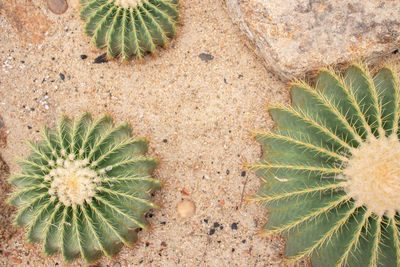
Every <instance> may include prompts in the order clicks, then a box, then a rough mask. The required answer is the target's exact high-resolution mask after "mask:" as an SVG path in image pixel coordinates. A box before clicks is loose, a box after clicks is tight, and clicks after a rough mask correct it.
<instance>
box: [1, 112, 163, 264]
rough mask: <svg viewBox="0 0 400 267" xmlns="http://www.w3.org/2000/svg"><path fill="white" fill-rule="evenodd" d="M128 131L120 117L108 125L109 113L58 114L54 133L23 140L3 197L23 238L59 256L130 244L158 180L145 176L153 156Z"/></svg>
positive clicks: (92, 256) (94, 254)
mask: <svg viewBox="0 0 400 267" xmlns="http://www.w3.org/2000/svg"><path fill="white" fill-rule="evenodd" d="M131 131H132V130H131V127H130V126H129V124H127V123H124V124H122V125H119V126H117V127H114V124H113V120H112V118H111V117H109V116H104V117H102V118H101V119H99V120H97V121H93V120H92V117H91V116H90V115H89V114H88V113H84V114H83V115H82V116H81V117H80V118H79V119H78V120H76V121H72V120H70V119H69V118H68V117H66V116H63V117H62V119H61V121H60V123H59V125H58V129H57V130H56V131H53V130H51V129H49V128H47V127H44V128H43V138H44V140H43V141H40V142H38V143H32V142H29V145H30V147H31V154H30V155H29V157H28V158H27V159H23V160H20V161H19V163H20V165H21V167H22V172H21V173H20V174H17V175H14V176H12V177H11V178H10V179H9V182H10V183H11V184H13V185H14V186H16V190H15V192H14V193H13V194H12V195H11V197H10V198H9V199H8V202H9V203H10V204H11V205H13V206H16V207H18V213H17V215H16V217H15V224H17V225H19V226H24V227H26V229H27V240H28V242H30V243H38V242H41V241H43V252H44V253H45V254H46V255H52V254H55V253H58V252H60V251H61V253H62V255H63V258H64V260H65V261H67V262H69V261H72V260H74V259H75V258H77V257H79V256H80V255H81V256H82V257H83V259H84V260H85V261H86V262H92V261H94V260H96V259H98V258H99V257H100V256H101V255H102V254H105V255H107V256H109V257H113V256H114V255H115V254H116V253H117V252H118V251H119V250H120V249H121V247H122V246H123V244H125V245H127V246H130V247H132V246H133V245H134V244H135V242H136V240H137V231H138V229H140V228H144V229H147V228H148V223H147V221H146V220H145V218H144V213H145V212H146V211H148V210H150V209H152V208H157V206H156V205H155V204H154V203H153V202H152V201H151V193H152V192H154V191H155V190H158V189H159V188H160V186H161V184H160V181H158V180H155V179H153V178H152V177H151V172H152V171H153V170H154V168H155V167H156V165H157V161H156V160H155V159H153V158H146V157H144V154H145V153H146V152H147V147H148V143H147V141H146V140H145V139H134V138H132V137H131Z"/></svg>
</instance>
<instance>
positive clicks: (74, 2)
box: [68, 0, 81, 9]
mask: <svg viewBox="0 0 400 267" xmlns="http://www.w3.org/2000/svg"><path fill="white" fill-rule="evenodd" d="M68 5H69V6H70V7H72V8H73V9H79V8H80V6H81V5H80V4H79V0H68Z"/></svg>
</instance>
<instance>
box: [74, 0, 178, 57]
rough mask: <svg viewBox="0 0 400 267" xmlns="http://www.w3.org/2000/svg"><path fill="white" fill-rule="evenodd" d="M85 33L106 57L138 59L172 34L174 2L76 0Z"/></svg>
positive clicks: (152, 0)
mask: <svg viewBox="0 0 400 267" xmlns="http://www.w3.org/2000/svg"><path fill="white" fill-rule="evenodd" d="M80 3H81V6H82V10H81V18H82V19H83V20H84V21H85V22H86V24H85V32H86V34H88V35H89V36H92V37H93V39H92V41H93V44H94V46H95V47H96V48H103V47H107V56H108V57H109V58H116V57H118V56H121V57H122V58H123V59H125V60H128V59H130V58H131V57H132V56H136V57H137V58H142V57H143V55H144V54H145V53H146V52H150V53H152V54H153V53H155V52H156V46H162V47H164V46H165V45H166V44H167V42H168V38H172V37H174V36H175V34H176V23H177V21H178V19H179V12H178V5H179V4H178V0H80Z"/></svg>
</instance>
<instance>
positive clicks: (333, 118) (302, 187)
mask: <svg viewBox="0 0 400 267" xmlns="http://www.w3.org/2000/svg"><path fill="white" fill-rule="evenodd" d="M291 99H292V106H291V107H285V106H273V107H271V108H270V110H269V111H270V114H271V116H272V118H273V119H274V121H275V123H276V125H277V127H276V129H275V130H274V131H273V132H272V133H256V134H255V137H256V139H257V140H258V141H259V142H260V143H261V144H262V146H263V151H264V155H263V157H262V159H261V160H260V161H259V162H258V163H256V164H254V165H251V166H250V168H252V169H253V170H255V171H256V173H257V174H258V175H259V176H260V178H261V180H262V185H261V188H260V189H259V192H258V193H257V195H255V196H253V197H252V200H253V201H256V202H259V203H261V204H262V205H263V206H265V207H266V208H267V209H268V210H269V213H270V214H269V217H268V221H267V223H266V225H265V226H264V227H263V229H262V233H263V234H264V235H269V234H283V235H284V236H285V237H286V238H287V242H286V248H285V258H287V259H288V260H292V261H296V260H299V259H301V258H303V257H307V256H309V257H310V258H311V262H312V264H313V266H400V215H399V212H400V194H399V192H400V142H399V136H400V131H399V123H400V121H399V117H400V88H399V85H398V79H397V74H396V73H395V72H394V71H393V70H392V69H391V68H389V67H384V68H382V69H380V70H379V71H377V72H376V74H375V75H374V76H372V75H371V74H370V73H369V71H368V69H367V68H366V67H364V66H363V65H361V64H353V65H351V66H350V67H349V68H348V69H347V70H346V71H345V73H344V74H343V75H339V74H337V73H335V72H334V71H332V70H331V69H324V70H322V71H320V72H319V74H318V76H317V78H316V84H315V87H311V86H309V85H308V84H306V83H304V82H295V83H293V85H292V87H291Z"/></svg>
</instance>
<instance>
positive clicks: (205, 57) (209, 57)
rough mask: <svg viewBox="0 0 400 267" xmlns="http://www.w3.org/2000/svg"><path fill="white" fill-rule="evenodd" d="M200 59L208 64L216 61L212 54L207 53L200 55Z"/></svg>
mask: <svg viewBox="0 0 400 267" xmlns="http://www.w3.org/2000/svg"><path fill="white" fill-rule="evenodd" d="M199 58H200V59H201V60H202V61H204V62H208V61H211V60H213V59H214V56H213V55H211V54H207V53H201V54H200V55H199Z"/></svg>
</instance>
